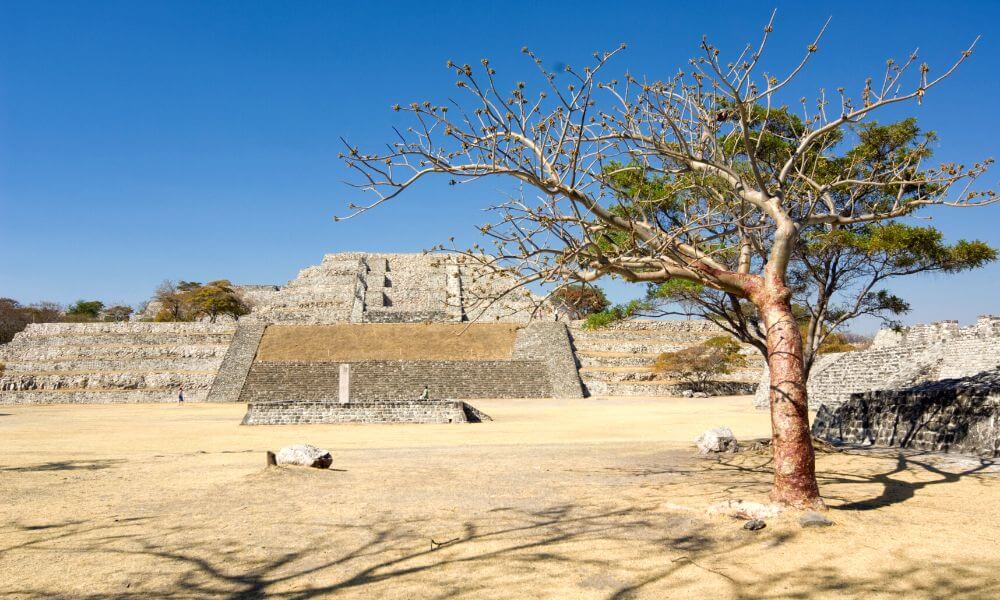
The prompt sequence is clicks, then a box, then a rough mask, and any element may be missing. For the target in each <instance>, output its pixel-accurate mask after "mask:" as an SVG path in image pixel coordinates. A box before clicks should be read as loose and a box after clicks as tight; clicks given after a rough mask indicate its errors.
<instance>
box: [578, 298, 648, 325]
mask: <svg viewBox="0 0 1000 600" xmlns="http://www.w3.org/2000/svg"><path fill="white" fill-rule="evenodd" d="M644 306H645V305H644V304H643V303H642V302H641V301H639V300H633V301H631V302H628V303H626V304H616V305H614V306H611V307H609V308H606V309H604V310H602V311H600V312H596V313H593V314H591V315H588V316H587V318H586V319H585V320H584V322H583V328H584V329H590V330H594V329H601V328H602V327H607V326H608V325H611V324H612V323H616V322H618V321H624V320H625V319H629V318H631V317H633V316H635V315H636V314H638V313H639V311H640V310H642V308H643V307H644Z"/></svg>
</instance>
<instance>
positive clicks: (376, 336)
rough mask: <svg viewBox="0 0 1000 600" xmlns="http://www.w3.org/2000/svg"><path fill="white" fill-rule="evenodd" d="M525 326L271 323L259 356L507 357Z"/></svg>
mask: <svg viewBox="0 0 1000 600" xmlns="http://www.w3.org/2000/svg"><path fill="white" fill-rule="evenodd" d="M520 327H521V326H519V325H514V324H507V323H502V324H494V323H476V324H472V325H468V324H453V325H451V324H443V323H385V324H381V323H370V324H340V325H271V326H270V327H268V328H267V330H266V331H265V332H264V337H263V339H261V342H260V347H259V349H258V350H257V360H259V361H269V362H295V361H311V362H349V361H358V360H507V359H509V358H510V357H511V354H512V352H513V350H514V339H515V338H516V337H517V330H518V329H519V328H520Z"/></svg>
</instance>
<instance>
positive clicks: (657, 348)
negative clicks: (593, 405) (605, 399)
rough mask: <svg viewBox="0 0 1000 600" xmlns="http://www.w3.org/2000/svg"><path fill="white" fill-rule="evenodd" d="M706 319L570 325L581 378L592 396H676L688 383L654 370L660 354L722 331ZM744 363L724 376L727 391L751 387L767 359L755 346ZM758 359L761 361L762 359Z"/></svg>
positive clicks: (737, 390)
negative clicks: (586, 326) (588, 327)
mask: <svg viewBox="0 0 1000 600" xmlns="http://www.w3.org/2000/svg"><path fill="white" fill-rule="evenodd" d="M720 331H721V330H720V329H719V328H718V327H716V326H715V325H713V324H711V323H709V322H707V321H653V320H634V321H625V322H623V323H616V324H614V325H612V326H610V327H607V328H603V329H599V330H596V331H588V330H585V329H583V328H582V322H575V323H573V324H572V325H571V326H570V332H571V336H572V340H573V347H574V350H575V353H576V360H577V364H578V365H579V367H580V379H581V380H582V381H583V384H584V386H585V387H586V389H587V392H588V394H589V395H590V396H654V397H655V396H676V395H678V394H679V393H680V392H681V391H682V390H684V389H687V388H689V387H690V386H688V385H685V384H678V383H676V382H672V381H665V380H663V379H662V378H660V377H658V376H657V375H656V373H654V372H653V365H654V364H655V363H656V357H657V356H658V355H659V354H661V353H663V352H675V351H677V350H681V349H683V348H687V347H689V346H693V345H695V344H699V343H702V342H704V341H705V340H707V339H709V338H711V337H714V336H717V335H719V334H720ZM746 355H747V358H748V366H747V368H746V369H744V370H742V371H740V372H738V373H733V374H731V375H728V376H725V377H723V378H722V379H724V380H725V381H726V383H725V385H727V386H728V385H729V384H730V383H731V387H732V390H731V391H730V392H729V393H751V392H752V389H753V387H754V386H755V384H756V379H757V378H758V377H759V370H760V368H761V365H762V364H763V361H762V360H761V359H759V358H758V357H759V354H758V353H757V351H756V350H755V349H753V348H748V349H747V350H746ZM758 363H759V364H758Z"/></svg>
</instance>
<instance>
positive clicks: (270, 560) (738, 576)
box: [0, 504, 1000, 600]
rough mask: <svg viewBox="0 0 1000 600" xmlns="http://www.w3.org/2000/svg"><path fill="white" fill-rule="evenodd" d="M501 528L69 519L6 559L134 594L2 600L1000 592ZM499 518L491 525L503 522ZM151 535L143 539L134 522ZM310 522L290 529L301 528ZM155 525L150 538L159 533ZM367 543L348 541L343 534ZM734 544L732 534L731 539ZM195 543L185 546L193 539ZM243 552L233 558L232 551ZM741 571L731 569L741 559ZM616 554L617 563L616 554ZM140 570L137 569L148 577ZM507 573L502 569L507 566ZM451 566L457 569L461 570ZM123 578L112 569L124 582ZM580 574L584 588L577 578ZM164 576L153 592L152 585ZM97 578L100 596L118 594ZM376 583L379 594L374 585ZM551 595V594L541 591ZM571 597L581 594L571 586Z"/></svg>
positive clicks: (672, 544) (514, 513) (583, 529)
mask: <svg viewBox="0 0 1000 600" xmlns="http://www.w3.org/2000/svg"><path fill="white" fill-rule="evenodd" d="M490 512H491V513H497V512H499V513H501V515H502V518H503V520H504V524H502V525H497V524H496V522H495V521H494V520H490V521H487V522H480V521H479V520H477V519H468V520H465V521H463V522H461V523H456V525H455V528H454V531H453V533H449V534H448V535H455V536H456V537H455V538H454V539H450V540H446V543H444V544H443V545H440V546H435V545H434V544H432V543H431V542H430V539H429V538H428V537H427V534H426V532H425V531H424V530H422V528H421V527H422V525H423V523H422V520H417V521H414V520H406V519H396V520H395V521H392V522H388V521H379V522H378V524H377V525H371V524H361V525H358V524H343V523H339V524H333V525H330V526H329V529H330V532H329V534H328V535H323V536H319V537H316V538H314V539H308V540H300V542H301V543H299V544H298V545H297V547H295V548H285V549H282V550H275V551H273V552H270V553H267V554H266V556H262V555H260V554H256V555H255V554H253V550H254V548H253V544H252V543H251V542H248V541H246V540H234V539H230V540H225V541H224V542H225V543H223V542H220V541H219V539H218V537H217V536H216V535H215V534H216V533H217V531H216V530H206V531H205V532H204V533H205V535H201V536H197V537H196V539H197V540H198V541H178V538H177V535H178V534H179V533H181V532H189V529H190V527H189V525H187V524H184V525H179V524H176V521H175V519H173V518H170V517H162V516H161V517H140V518H134V519H131V520H116V521H108V520H104V521H101V522H80V521H67V522H64V523H56V524H52V525H51V526H44V527H38V526H35V527H25V526H20V525H15V527H14V529H15V530H18V531H20V532H22V533H24V532H28V531H30V532H31V535H32V536H34V537H33V539H32V540H31V541H30V542H26V543H21V544H18V545H16V546H13V547H7V548H0V556H3V555H4V554H5V553H7V552H13V551H20V552H44V553H46V555H47V556H48V557H49V558H54V557H58V556H63V557H65V556H69V555H79V554H82V555H85V556H86V557H87V558H88V559H89V560H94V558H95V557H103V559H104V560H106V561H107V562H108V563H109V564H119V565H132V566H131V567H128V568H131V569H133V570H135V571H137V572H136V573H134V575H132V576H133V577H135V579H136V581H135V584H136V585H135V589H134V590H133V589H131V588H130V589H118V590H113V589H101V590H99V591H94V592H92V593H89V594H81V593H78V592H72V593H71V592H67V591H64V590H60V589H55V588H26V589H14V590H10V589H8V591H6V592H0V597H4V596H6V597H19V598H20V597H45V598H75V599H84V600H96V599H97V598H121V599H132V598H148V597H157V598H200V597H218V598H228V599H231V600H237V599H239V600H256V599H261V598H281V599H288V600H306V599H309V598H318V597H327V596H335V595H338V594H340V593H346V592H354V593H356V594H357V595H360V596H375V595H378V594H379V593H384V590H385V587H384V586H385V585H386V584H390V585H392V586H393V587H392V590H393V593H394V594H395V593H396V592H397V591H398V592H400V594H405V593H409V592H412V591H413V590H414V589H417V590H419V592H418V593H415V594H414V593H410V594H409V595H417V596H419V597H428V598H451V597H476V596H479V595H483V594H486V593H492V594H493V595H497V592H498V591H501V592H502V591H503V590H509V591H510V593H511V594H512V595H517V594H518V593H520V592H518V591H517V590H524V589H525V586H527V587H528V589H534V590H535V591H536V593H539V594H542V595H544V594H545V593H546V592H554V591H556V590H558V589H559V588H558V587H556V586H564V589H563V590H560V591H563V592H564V593H572V592H573V590H574V589H575V590H576V591H578V592H579V593H580V594H583V593H585V592H586V593H588V594H591V595H592V594H593V593H594V592H595V591H596V592H598V593H600V594H601V595H602V596H603V597H606V598H609V599H616V600H617V599H626V598H636V597H661V596H662V595H663V592H664V591H665V590H667V589H669V590H671V591H672V592H675V593H676V592H677V591H678V590H680V589H681V588H680V587H678V586H683V585H691V584H692V581H693V580H695V581H697V580H704V578H708V579H707V581H709V582H710V583H712V584H713V585H715V586H716V587H717V588H718V589H720V590H721V591H723V592H728V593H723V594H722V596H724V597H725V596H729V597H735V598H808V597H810V596H811V595H813V594H815V593H818V592H838V591H840V592H844V593H850V594H852V595H857V596H865V595H867V594H875V593H878V592H881V593H886V592H887V591H889V592H891V591H896V590H898V591H899V592H900V593H911V594H910V597H920V596H921V595H926V596H929V597H934V596H936V597H949V598H963V597H988V596H992V595H994V594H995V593H1000V582H998V581H997V580H996V578H995V577H993V573H995V571H996V569H1000V562H997V561H993V562H984V563H983V564H981V565H951V564H947V563H945V562H942V563H941V564H937V565H935V568H934V569H933V570H932V571H928V570H927V569H926V568H925V566H924V565H922V564H917V563H915V562H908V561H906V560H905V559H902V558H901V559H900V560H898V561H896V562H894V564H893V566H892V568H890V569H886V570H882V571H876V570H869V571H866V572H864V573H845V572H844V571H841V570H838V569H837V568H836V567H834V566H832V565H830V564H827V563H817V564H814V565H809V566H808V567H807V568H799V569H795V570H791V571H785V572H776V571H773V570H768V569H767V567H765V566H763V565H762V564H758V563H759V561H756V560H750V561H747V560H746V558H747V554H746V551H749V552H750V553H751V555H758V554H759V553H760V550H759V549H757V548H755V546H759V545H760V544H761V541H762V540H767V541H768V543H769V544H771V546H769V547H774V546H778V545H782V544H787V543H789V542H791V541H793V540H795V539H796V538H798V537H799V536H801V535H803V534H802V533H801V532H798V531H792V532H769V533H765V534H755V533H749V532H743V531H741V530H739V529H738V527H739V525H738V524H737V523H734V524H733V526H732V529H730V528H728V527H726V528H724V529H723V530H722V531H720V529H719V527H718V526H717V525H713V524H712V523H710V522H706V521H703V520H700V519H697V518H693V517H691V516H689V515H681V514H676V515H675V514H665V513H663V512H662V511H660V512H655V511H654V509H653V508H652V507H649V506H647V507H636V508H632V509H622V510H607V509H602V508H600V507H598V506H581V505H567V504H562V505H554V506H550V507H547V508H545V509H541V510H533V511H525V510H519V509H514V508H502V509H495V510H494V511H490ZM494 516H495V515H494ZM140 521H141V522H142V524H143V526H144V527H143V531H144V533H143V532H137V531H136V530H135V528H133V527H132V526H133V525H136V524H137V523H139V522H140ZM303 524H304V523H293V525H303ZM150 528H151V529H152V532H150V531H149V530H150ZM345 533H348V534H350V535H351V536H354V537H357V538H358V541H356V542H354V543H351V544H345V543H342V538H341V537H340V536H342V535H343V534H345ZM734 534H735V535H734ZM187 539H189V540H190V538H187ZM239 541H242V544H239V545H238V546H237V547H235V548H231V547H229V544H232V543H235V542H239ZM596 543H600V544H603V545H604V546H602V547H609V548H612V549H614V550H615V551H616V552H626V553H628V552H631V553H632V554H631V555H630V556H632V557H633V558H634V557H642V556H643V555H644V554H646V555H648V554H649V553H653V554H656V556H661V555H662V557H663V560H656V561H650V562H648V563H643V564H642V565H639V566H637V565H634V564H632V563H631V562H629V561H623V560H622V559H621V558H620V556H617V555H608V554H604V553H600V552H598V553H593V552H591V553H588V552H587V551H586V547H587V546H588V545H589V544H596ZM741 553H742V560H740V561H739V564H733V563H734V561H735V559H736V558H737V556H739V555H741ZM612 554H613V553H612ZM135 559H148V560H142V561H141V564H142V568H143V569H145V571H139V568H138V567H136V566H135V565H136V564H137V563H135V562H134V560H135ZM498 565H500V567H499V568H498ZM455 567H458V569H456V568H455ZM123 568H126V567H121V566H119V567H117V569H118V570H119V571H120V570H121V569H123ZM582 571H585V572H589V573H591V574H592V575H591V576H590V577H589V578H582V577H580V578H576V579H574V577H573V575H572V574H573V573H580V572H582ZM144 573H145V574H148V575H155V577H157V578H158V579H156V580H155V582H154V583H151V584H149V585H145V582H143V581H142V577H143V574H144ZM109 585H110V584H109V583H106V582H101V581H98V582H96V583H95V584H94V586H93V588H100V587H101V586H109ZM370 586H372V587H370ZM540 586H547V587H540ZM574 586H576V587H574Z"/></svg>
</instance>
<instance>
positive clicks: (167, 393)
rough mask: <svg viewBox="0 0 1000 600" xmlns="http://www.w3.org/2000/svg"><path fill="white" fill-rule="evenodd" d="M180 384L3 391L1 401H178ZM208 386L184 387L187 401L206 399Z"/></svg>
mask: <svg viewBox="0 0 1000 600" xmlns="http://www.w3.org/2000/svg"><path fill="white" fill-rule="evenodd" d="M177 393H178V389H177V388H173V387H171V388H158V389H151V388H147V389H142V390H128V389H105V390H98V389H73V388H65V389H58V390H31V391H7V392H0V404H140V403H160V402H177ZM207 395H208V390H206V389H192V390H190V391H188V388H187V386H185V387H184V401H185V402H203V401H204V400H205V398H206V396H207Z"/></svg>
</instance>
